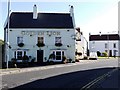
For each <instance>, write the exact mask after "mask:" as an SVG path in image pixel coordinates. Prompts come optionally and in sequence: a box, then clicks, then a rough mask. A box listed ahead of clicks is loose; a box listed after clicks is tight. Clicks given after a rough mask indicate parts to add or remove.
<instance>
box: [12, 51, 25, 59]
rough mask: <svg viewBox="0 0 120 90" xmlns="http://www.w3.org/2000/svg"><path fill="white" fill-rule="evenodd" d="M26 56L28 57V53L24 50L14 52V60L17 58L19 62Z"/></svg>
mask: <svg viewBox="0 0 120 90" xmlns="http://www.w3.org/2000/svg"><path fill="white" fill-rule="evenodd" d="M24 55H26V51H23V50H17V51H14V58H16V59H17V60H22V57H23V56H24Z"/></svg>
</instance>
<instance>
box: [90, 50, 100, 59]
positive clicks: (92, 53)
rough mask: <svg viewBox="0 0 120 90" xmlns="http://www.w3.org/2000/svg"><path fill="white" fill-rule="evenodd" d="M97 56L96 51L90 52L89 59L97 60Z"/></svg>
mask: <svg viewBox="0 0 120 90" xmlns="http://www.w3.org/2000/svg"><path fill="white" fill-rule="evenodd" d="M97 58H98V56H97V53H96V52H90V56H89V59H94V60H97Z"/></svg>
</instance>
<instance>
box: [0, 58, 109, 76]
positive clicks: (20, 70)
mask: <svg viewBox="0 0 120 90" xmlns="http://www.w3.org/2000/svg"><path fill="white" fill-rule="evenodd" d="M99 60H100V59H99ZM99 60H80V61H79V62H75V63H66V64H55V65H47V66H37V67H27V68H8V69H0V76H2V75H8V74H16V73H23V72H30V71H37V70H45V69H52V68H60V67H68V66H74V65H81V64H89V63H95V62H98V61H99ZM108 60H109V59H108Z"/></svg>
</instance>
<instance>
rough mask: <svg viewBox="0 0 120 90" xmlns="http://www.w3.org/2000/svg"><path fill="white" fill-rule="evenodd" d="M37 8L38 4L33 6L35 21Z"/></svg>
mask: <svg viewBox="0 0 120 90" xmlns="http://www.w3.org/2000/svg"><path fill="white" fill-rule="evenodd" d="M37 16H38V15H37V6H36V4H35V5H34V6H33V19H37Z"/></svg>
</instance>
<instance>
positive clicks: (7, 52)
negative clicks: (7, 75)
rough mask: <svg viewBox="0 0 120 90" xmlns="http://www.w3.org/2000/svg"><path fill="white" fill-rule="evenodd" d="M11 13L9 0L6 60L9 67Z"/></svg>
mask: <svg viewBox="0 0 120 90" xmlns="http://www.w3.org/2000/svg"><path fill="white" fill-rule="evenodd" d="M9 15H10V0H8V16H7V17H8V22H7V23H8V25H7V26H8V27H7V45H6V46H7V47H6V48H7V52H6V54H7V61H6V64H7V69H8V67H9V66H8V61H9V25H10V18H9Z"/></svg>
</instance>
